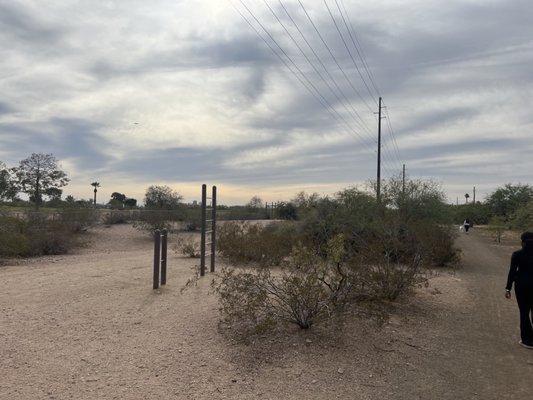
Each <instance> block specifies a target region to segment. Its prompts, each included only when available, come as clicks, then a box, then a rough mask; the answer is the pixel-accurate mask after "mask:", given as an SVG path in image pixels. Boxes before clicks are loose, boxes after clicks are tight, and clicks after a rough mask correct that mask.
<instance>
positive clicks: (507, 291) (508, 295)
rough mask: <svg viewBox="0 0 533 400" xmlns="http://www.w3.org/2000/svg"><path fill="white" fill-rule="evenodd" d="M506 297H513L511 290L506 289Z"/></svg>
mask: <svg viewBox="0 0 533 400" xmlns="http://www.w3.org/2000/svg"><path fill="white" fill-rule="evenodd" d="M505 298H506V299H510V298H511V292H510V291H509V290H506V291H505Z"/></svg>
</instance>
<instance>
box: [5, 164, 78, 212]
mask: <svg viewBox="0 0 533 400" xmlns="http://www.w3.org/2000/svg"><path fill="white" fill-rule="evenodd" d="M13 171H14V173H15V175H16V177H17V180H18V183H19V185H20V187H21V189H22V191H23V192H24V193H26V194H28V195H29V196H30V200H31V201H33V202H34V203H35V207H36V208H37V209H38V208H39V206H40V205H41V203H42V201H43V194H44V192H45V191H46V190H48V189H50V188H60V187H63V186H66V185H67V183H68V182H69V179H68V178H67V174H66V173H65V172H64V171H62V170H61V169H59V167H58V165H57V159H56V158H55V157H54V156H53V155H52V154H43V153H33V154H32V155H31V156H30V157H28V158H26V159H24V160H22V161H20V163H19V166H18V167H16V168H13Z"/></svg>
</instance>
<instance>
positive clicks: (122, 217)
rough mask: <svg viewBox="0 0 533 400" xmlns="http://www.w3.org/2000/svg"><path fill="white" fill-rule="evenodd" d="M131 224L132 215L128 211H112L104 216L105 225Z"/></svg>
mask: <svg viewBox="0 0 533 400" xmlns="http://www.w3.org/2000/svg"><path fill="white" fill-rule="evenodd" d="M129 222H131V215H130V213H129V212H128V211H120V210H112V211H110V212H108V213H106V214H105V215H104V218H103V223H104V225H118V224H127V223H129Z"/></svg>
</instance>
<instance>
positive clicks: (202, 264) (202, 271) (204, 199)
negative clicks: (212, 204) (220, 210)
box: [200, 184, 207, 276]
mask: <svg viewBox="0 0 533 400" xmlns="http://www.w3.org/2000/svg"><path fill="white" fill-rule="evenodd" d="M206 207H207V186H206V185H205V184H203V185H202V236H201V239H200V276H204V275H205V231H206V216H207V210H206Z"/></svg>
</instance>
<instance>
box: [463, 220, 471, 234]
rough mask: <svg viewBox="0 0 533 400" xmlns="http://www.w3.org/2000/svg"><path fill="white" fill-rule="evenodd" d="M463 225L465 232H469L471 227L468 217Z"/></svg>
mask: <svg viewBox="0 0 533 400" xmlns="http://www.w3.org/2000/svg"><path fill="white" fill-rule="evenodd" d="M463 227H464V228H465V232H466V233H468V230H469V229H470V220H469V219H468V218H467V219H465V222H463Z"/></svg>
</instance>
